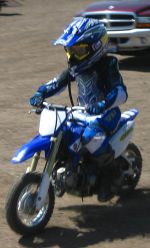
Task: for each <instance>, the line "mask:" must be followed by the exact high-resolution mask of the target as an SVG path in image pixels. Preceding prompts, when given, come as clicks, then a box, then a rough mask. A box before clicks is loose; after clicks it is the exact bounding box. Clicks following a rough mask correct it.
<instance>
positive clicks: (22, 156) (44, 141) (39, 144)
mask: <svg viewBox="0 0 150 248" xmlns="http://www.w3.org/2000/svg"><path fill="white" fill-rule="evenodd" d="M50 137H51V136H41V135H37V136H35V137H34V138H33V139H32V140H30V141H28V142H27V143H26V144H24V145H23V146H22V147H20V148H19V150H18V151H17V152H16V154H15V155H14V157H13V158H12V160H11V162H12V163H13V164H18V163H22V162H24V161H26V160H27V159H29V158H31V157H33V155H34V154H35V152H41V151H45V154H46V155H47V154H48V151H49V148H50Z"/></svg>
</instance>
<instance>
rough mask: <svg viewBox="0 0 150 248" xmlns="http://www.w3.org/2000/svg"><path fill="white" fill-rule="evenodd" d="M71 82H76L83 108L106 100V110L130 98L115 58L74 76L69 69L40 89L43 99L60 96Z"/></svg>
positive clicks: (106, 57)
mask: <svg viewBox="0 0 150 248" xmlns="http://www.w3.org/2000/svg"><path fill="white" fill-rule="evenodd" d="M69 81H76V83H77V86H78V103H79V105H81V106H84V105H86V104H90V103H95V102H98V101H101V100H105V102H106V109H111V108H114V107H117V106H119V105H121V104H123V103H124V102H125V101H126V100H127V97H128V94H127V89H126V87H125V85H124V83H123V79H122V76H121V74H120V72H119V67H118V60H117V58H116V57H114V56H105V57H103V58H101V60H100V61H99V62H96V63H95V64H94V65H93V66H92V67H91V68H90V69H87V70H85V71H83V72H82V73H80V74H78V75H76V76H72V75H71V73H70V70H69V68H68V69H66V70H64V71H63V72H62V73H61V74H60V75H59V76H58V77H56V78H54V79H53V80H50V81H49V82H48V83H46V84H44V85H42V86H40V87H39V89H38V92H41V93H42V95H43V98H47V97H50V96H53V95H55V94H58V93H59V92H61V91H62V90H63V89H65V87H66V86H67V84H68V82H69Z"/></svg>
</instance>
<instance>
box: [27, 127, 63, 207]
mask: <svg viewBox="0 0 150 248" xmlns="http://www.w3.org/2000/svg"><path fill="white" fill-rule="evenodd" d="M62 136H63V131H60V132H59V134H58V136H57V137H51V148H50V154H49V156H48V158H47V161H46V165H45V170H44V173H43V175H42V181H41V183H40V186H39V190H38V195H37V198H36V203H35V204H36V205H35V206H36V211H39V210H40V209H41V208H42V206H43V205H44V202H45V200H46V196H47V194H48V189H49V185H50V179H51V174H52V170H53V166H54V164H55V161H56V156H57V152H58V149H59V147H60V143H61V140H62ZM38 155H40V154H36V155H35V157H33V163H32V164H33V165H32V164H31V166H30V168H31V169H33V170H35V168H36V166H37V163H38V160H39V157H38Z"/></svg>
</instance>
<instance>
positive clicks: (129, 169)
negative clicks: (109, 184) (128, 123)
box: [115, 143, 142, 195]
mask: <svg viewBox="0 0 150 248" xmlns="http://www.w3.org/2000/svg"><path fill="white" fill-rule="evenodd" d="M116 163H117V168H119V176H118V177H117V179H116V180H115V185H118V187H119V195H121V194H124V193H130V192H132V191H133V190H134V189H135V187H136V186H137V184H138V182H139V179H140V176H141V172H142V156H141V153H140V151H139V149H138V148H137V146H136V145H135V144H133V143H130V144H129V145H128V147H127V148H126V150H125V151H124V153H123V154H122V155H121V156H120V157H119V158H118V159H117V160H116Z"/></svg>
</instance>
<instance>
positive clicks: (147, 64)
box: [119, 51, 150, 72]
mask: <svg viewBox="0 0 150 248" xmlns="http://www.w3.org/2000/svg"><path fill="white" fill-rule="evenodd" d="M148 53H149V54H147V55H145V56H140V55H139V56H136V57H126V58H121V59H120V60H119V68H120V69H121V70H128V71H141V72H150V51H149V52H148Z"/></svg>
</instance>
